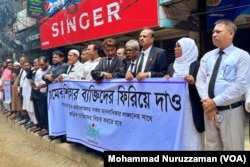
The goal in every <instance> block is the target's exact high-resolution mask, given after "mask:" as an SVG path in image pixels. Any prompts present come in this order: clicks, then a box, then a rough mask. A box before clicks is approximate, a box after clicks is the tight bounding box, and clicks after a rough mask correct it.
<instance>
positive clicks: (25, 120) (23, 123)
mask: <svg viewBox="0 0 250 167" xmlns="http://www.w3.org/2000/svg"><path fill="white" fill-rule="evenodd" d="M28 122H29V120H27V119H24V122H22V123H20V125H25V124H26V123H28Z"/></svg>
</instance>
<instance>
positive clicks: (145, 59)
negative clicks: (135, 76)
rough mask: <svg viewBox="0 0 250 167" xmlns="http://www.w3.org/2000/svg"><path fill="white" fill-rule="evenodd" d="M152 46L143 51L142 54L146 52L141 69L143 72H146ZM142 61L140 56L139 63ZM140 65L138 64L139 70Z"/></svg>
mask: <svg viewBox="0 0 250 167" xmlns="http://www.w3.org/2000/svg"><path fill="white" fill-rule="evenodd" d="M151 48H152V46H150V47H149V48H148V49H147V50H144V51H141V54H142V53H144V59H143V64H142V69H141V71H142V72H144V70H145V67H146V64H147V61H148V56H149V53H150V50H151ZM140 61H141V56H140V57H139V60H138V64H139V63H140ZM138 66H139V65H137V67H136V68H137V69H136V70H138Z"/></svg>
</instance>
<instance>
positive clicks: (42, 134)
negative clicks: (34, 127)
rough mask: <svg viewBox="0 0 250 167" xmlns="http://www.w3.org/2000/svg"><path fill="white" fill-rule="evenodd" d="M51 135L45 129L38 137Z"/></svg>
mask: <svg viewBox="0 0 250 167" xmlns="http://www.w3.org/2000/svg"><path fill="white" fill-rule="evenodd" d="M48 134H49V132H48V131H47V130H46V129H43V130H41V131H40V132H39V133H38V135H39V136H41V137H42V136H45V135H48Z"/></svg>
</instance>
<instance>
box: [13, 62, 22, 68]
mask: <svg viewBox="0 0 250 167" xmlns="http://www.w3.org/2000/svg"><path fill="white" fill-rule="evenodd" d="M13 65H14V66H20V67H21V64H20V63H18V62H17V61H16V62H15V63H14V64H13Z"/></svg>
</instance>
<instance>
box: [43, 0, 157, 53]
mask: <svg viewBox="0 0 250 167" xmlns="http://www.w3.org/2000/svg"><path fill="white" fill-rule="evenodd" d="M73 7H74V6H72V7H71V8H73ZM157 9H158V7H157V1H155V0H148V1H147V3H145V2H144V1H142V0H137V1H134V0H126V1H115V0H85V1H82V2H80V3H79V4H78V6H77V10H76V11H75V13H72V12H68V10H66V9H62V10H60V11H58V12H57V13H56V14H54V15H53V16H52V17H49V18H47V19H46V21H45V22H44V23H43V24H42V25H41V26H40V34H41V36H40V38H41V48H42V49H43V50H45V49H49V48H53V47H57V46H64V45H69V44H74V43H80V42H85V41H89V40H94V39H99V38H103V37H108V36H112V35H117V34H122V33H127V32H132V31H136V30H139V29H142V28H144V27H156V26H158V15H157Z"/></svg>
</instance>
